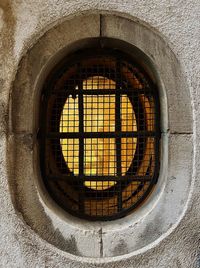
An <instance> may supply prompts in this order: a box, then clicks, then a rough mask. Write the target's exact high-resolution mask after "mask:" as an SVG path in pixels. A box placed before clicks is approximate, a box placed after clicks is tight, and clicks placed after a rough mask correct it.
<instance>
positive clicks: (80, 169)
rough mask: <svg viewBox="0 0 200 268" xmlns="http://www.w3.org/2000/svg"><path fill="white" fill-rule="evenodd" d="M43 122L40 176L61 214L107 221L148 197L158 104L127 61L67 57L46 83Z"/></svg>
mask: <svg viewBox="0 0 200 268" xmlns="http://www.w3.org/2000/svg"><path fill="white" fill-rule="evenodd" d="M40 119H41V124H40V127H41V134H42V135H41V139H40V159H41V170H42V178H43V180H44V184H45V186H46V189H47V191H48V192H49V194H50V196H51V197H52V198H53V199H54V200H55V202H56V203H57V204H59V206H61V207H62V208H63V209H64V210H66V211H67V212H69V213H71V214H73V215H75V216H78V217H81V218H85V219H90V220H112V219H116V218H120V217H123V216H125V215H127V214H129V213H130V212H131V211H133V210H134V209H135V208H137V207H138V206H139V205H140V204H141V203H142V202H143V201H144V200H145V199H146V198H147V197H148V195H149V194H150V192H151V191H152V189H153V187H154V185H155V183H156V182H157V179H158V174H159V138H160V128H159V124H160V122H159V99H158V92H157V90H156V86H155V85H154V83H153V82H152V81H151V79H150V77H149V76H148V74H147V73H146V72H145V70H144V69H143V68H142V66H140V64H138V63H136V62H135V61H134V60H132V59H131V58H130V56H127V55H126V54H124V53H122V52H119V51H113V50H110V49H96V50H95V49H91V50H84V51H81V52H77V53H75V54H73V55H70V56H68V57H67V58H66V59H64V60H63V62H62V63H60V64H59V65H58V66H57V67H56V68H55V69H54V70H53V71H52V72H51V73H50V75H49V77H48V79H47V80H46V82H45V85H44V89H43V94H42V100H41V113H40Z"/></svg>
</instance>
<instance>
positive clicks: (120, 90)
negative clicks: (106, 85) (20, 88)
mask: <svg viewBox="0 0 200 268" xmlns="http://www.w3.org/2000/svg"><path fill="white" fill-rule="evenodd" d="M116 92H118V93H119V94H133V93H137V95H138V94H145V95H148V93H149V94H150V95H152V93H153V91H152V90H151V89H150V88H117V89H112V88H110V89H85V90H84V89H67V88H66V89H62V90H60V91H59V94H60V93H62V94H66V93H67V95H72V96H76V95H79V94H81V95H109V94H113V95H115V94H116ZM53 94H56V95H57V92H56V91H55V92H53ZM62 96H63V95H62Z"/></svg>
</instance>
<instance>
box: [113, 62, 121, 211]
mask: <svg viewBox="0 0 200 268" xmlns="http://www.w3.org/2000/svg"><path fill="white" fill-rule="evenodd" d="M120 74H121V70H120V62H117V66H116V82H117V83H116V87H117V88H116V95H115V132H116V133H121V95H120V89H121V87H120V86H121V85H120V83H119V81H120ZM115 143H116V158H117V176H121V169H122V168H121V137H120V136H117V137H116V138H115ZM117 194H118V202H117V204H118V211H121V210H122V189H121V183H120V184H119V191H118V193H117Z"/></svg>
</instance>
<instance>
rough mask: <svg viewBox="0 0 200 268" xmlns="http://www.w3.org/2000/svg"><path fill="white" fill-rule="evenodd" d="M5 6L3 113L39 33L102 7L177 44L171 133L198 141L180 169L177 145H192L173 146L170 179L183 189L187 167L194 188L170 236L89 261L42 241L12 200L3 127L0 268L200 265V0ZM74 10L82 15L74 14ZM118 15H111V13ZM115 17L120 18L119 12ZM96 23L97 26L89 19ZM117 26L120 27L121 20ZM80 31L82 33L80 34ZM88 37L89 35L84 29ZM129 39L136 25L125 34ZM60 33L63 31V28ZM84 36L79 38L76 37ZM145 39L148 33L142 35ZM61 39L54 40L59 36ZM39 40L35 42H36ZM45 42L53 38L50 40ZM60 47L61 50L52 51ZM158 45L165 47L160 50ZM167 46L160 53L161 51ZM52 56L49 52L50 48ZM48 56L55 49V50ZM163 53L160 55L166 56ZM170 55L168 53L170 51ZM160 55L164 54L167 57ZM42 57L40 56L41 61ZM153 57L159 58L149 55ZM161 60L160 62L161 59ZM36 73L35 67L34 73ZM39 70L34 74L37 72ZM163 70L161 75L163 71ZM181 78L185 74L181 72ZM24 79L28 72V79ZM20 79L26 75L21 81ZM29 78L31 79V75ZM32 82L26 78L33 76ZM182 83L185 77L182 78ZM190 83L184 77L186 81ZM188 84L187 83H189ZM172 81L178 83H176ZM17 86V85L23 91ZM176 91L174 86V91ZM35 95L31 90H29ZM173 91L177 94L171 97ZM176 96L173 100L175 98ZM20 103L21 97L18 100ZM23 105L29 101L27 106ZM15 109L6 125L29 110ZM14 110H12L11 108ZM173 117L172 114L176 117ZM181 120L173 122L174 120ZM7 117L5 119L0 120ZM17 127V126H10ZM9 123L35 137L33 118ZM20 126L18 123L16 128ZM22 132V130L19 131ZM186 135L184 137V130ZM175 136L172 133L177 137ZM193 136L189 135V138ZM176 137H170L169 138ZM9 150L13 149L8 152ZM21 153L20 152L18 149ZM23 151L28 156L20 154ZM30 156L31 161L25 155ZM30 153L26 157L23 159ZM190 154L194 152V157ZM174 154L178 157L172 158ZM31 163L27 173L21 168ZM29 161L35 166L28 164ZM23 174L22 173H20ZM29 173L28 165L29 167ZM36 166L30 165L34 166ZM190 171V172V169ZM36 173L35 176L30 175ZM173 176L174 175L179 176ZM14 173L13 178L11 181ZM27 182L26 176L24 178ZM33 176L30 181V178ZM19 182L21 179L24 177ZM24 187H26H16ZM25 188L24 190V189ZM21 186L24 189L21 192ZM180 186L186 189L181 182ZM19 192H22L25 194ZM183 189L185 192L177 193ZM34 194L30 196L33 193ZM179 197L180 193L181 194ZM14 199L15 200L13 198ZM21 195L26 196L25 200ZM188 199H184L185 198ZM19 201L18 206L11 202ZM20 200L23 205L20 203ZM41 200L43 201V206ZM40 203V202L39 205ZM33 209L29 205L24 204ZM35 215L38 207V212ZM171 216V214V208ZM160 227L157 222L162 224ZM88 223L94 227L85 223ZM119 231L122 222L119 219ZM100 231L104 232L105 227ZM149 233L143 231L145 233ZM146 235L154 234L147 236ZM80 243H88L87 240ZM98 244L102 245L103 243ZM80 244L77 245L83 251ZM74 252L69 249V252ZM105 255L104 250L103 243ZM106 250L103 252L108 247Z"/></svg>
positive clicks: (122, 246) (0, 53)
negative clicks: (136, 249) (134, 250)
mask: <svg viewBox="0 0 200 268" xmlns="http://www.w3.org/2000/svg"><path fill="white" fill-rule="evenodd" d="M0 7H1V8H2V10H3V12H1V14H0V23H1V26H0V29H1V40H0V44H1V49H0V59H1V64H0V68H1V69H0V70H1V72H0V79H3V80H0V81H4V82H3V84H2V85H3V86H2V87H1V89H0V94H2V93H3V95H0V98H1V99H2V96H3V99H4V101H3V103H4V105H5V106H4V107H5V111H8V99H9V96H10V101H11V102H12V101H13V100H12V97H11V96H12V88H13V85H12V81H13V80H14V75H15V73H16V72H17V69H18V64H19V60H20V59H21V57H22V55H25V54H26V53H27V51H28V50H30V49H31V47H32V46H33V45H34V44H35V43H36V42H37V40H38V39H39V37H41V36H43V35H44V34H45V32H47V31H48V30H49V29H50V28H52V27H54V26H56V25H58V24H60V25H62V23H63V22H64V21H65V20H66V19H70V18H72V17H74V16H75V17H74V20H76V18H77V17H78V15H81V14H83V13H84V14H87V15H88V16H89V15H90V14H91V13H100V12H102V10H104V12H103V13H107V15H108V13H112V14H113V15H116V16H119V15H121V16H122V17H126V18H127V19H129V20H134V21H136V22H138V23H142V24H143V25H147V27H148V28H150V29H152V30H153V31H154V32H155V33H156V34H157V33H158V32H159V33H160V36H161V38H163V39H164V40H165V42H166V43H167V44H168V45H169V46H170V48H171V49H172V50H173V52H174V54H175V56H176V58H177V59H178V62H179V63H180V66H181V70H174V71H173V72H174V73H176V72H177V71H178V74H176V75H177V77H179V72H180V71H182V72H183V74H182V76H183V79H184V80H183V81H182V84H183V86H184V92H183V97H182V92H180V91H179V92H178V95H177V93H176V92H174V91H173V90H175V88H176V86H177V85H176V84H175V86H174V87H173V84H172V82H171V81H169V85H170V87H168V88H166V90H167V91H168V95H169V96H168V99H169V100H171V104H170V103H169V104H170V106H169V109H170V112H169V121H172V122H173V124H171V125H170V130H171V131H173V132H178V133H179V132H181V133H182V132H183V128H182V127H183V126H184V128H185V132H186V133H190V132H192V131H194V138H193V140H192V144H191V145H190V146H189V147H188V152H189V154H191V151H190V150H191V147H192V146H193V148H194V150H193V160H194V161H193V163H192V167H190V170H189V167H188V171H185V168H184V169H183V163H182V161H183V162H184V163H185V165H186V167H187V165H188V164H187V163H186V162H185V160H184V158H181V159H180V161H181V162H180V163H181V164H180V165H179V162H177V161H178V160H179V157H178V156H177V153H178V155H180V152H179V150H180V151H181V152H182V153H183V152H185V151H184V150H183V149H184V148H186V147H185V144H186V146H187V144H189V142H188V141H185V140H184V139H182V144H183V149H181V148H180V146H181V145H180V146H179V147H176V146H175V147H174V152H173V153H174V155H175V157H174V158H170V165H171V167H173V165H174V167H175V165H178V171H179V172H178V173H179V174H180V177H179V180H178V181H177V177H176V175H175V172H174V173H172V174H171V175H170V177H169V178H171V179H170V181H171V185H173V184H174V183H177V182H179V184H178V185H177V187H179V185H180V187H182V184H181V183H180V178H181V177H184V178H185V179H186V178H187V177H188V173H187V172H191V173H192V179H193V180H192V187H191V189H190V196H189V199H188V201H187V206H186V208H187V210H186V209H185V210H184V211H180V213H179V215H180V214H181V213H184V217H183V219H182V220H181V221H180V223H179V225H178V226H177V227H176V228H175V229H174V231H173V232H172V233H171V234H166V238H165V239H164V240H162V241H160V243H159V244H158V245H156V244H153V245H152V248H149V250H147V251H145V250H141V251H139V252H137V253H135V254H129V255H126V256H123V255H121V256H119V257H115V258H106V259H98V258H96V259H87V258H79V257H77V256H72V255H70V254H69V253H67V252H63V251H62V250H59V249H58V248H57V247H55V246H53V245H52V244H51V243H48V242H47V241H46V240H45V239H41V238H40V237H39V235H38V234H37V233H36V232H34V231H33V229H31V228H30V227H29V226H28V224H27V223H26V222H25V221H24V219H23V217H22V216H21V215H20V213H19V212H18V211H20V209H18V210H16V209H14V207H16V200H15V192H13V189H15V187H16V184H15V182H16V181H17V180H18V178H16V177H14V175H13V174H14V172H16V170H15V167H14V166H10V165H9V161H8V160H9V158H10V157H11V158H12V157H13V155H15V154H13V151H12V150H15V146H14V145H13V144H12V145H11V147H9V145H10V143H9V142H8V143H7V144H6V142H7V140H10V138H9V139H8V137H7V136H6V132H5V125H4V124H3V128H2V131H1V130H0V131H1V133H2V134H1V137H0V180H1V187H0V203H1V213H0V256H1V258H0V267H3V268H6V267H8V268H11V267H20V268H21V267H87V268H90V267H109V268H116V267H136V268H149V267H156V268H157V267H158V268H166V267H169V268H180V267H182V268H197V267H199V266H200V261H199V260H200V257H199V226H200V216H199V211H200V202H199V192H200V180H199V178H200V153H199V152H200V134H199V133H200V120H199V117H200V105H199V103H200V101H199V100H200V90H199V84H200V76H199V74H200V65H199V61H198V59H199V58H200V50H199V49H198V47H199V46H200V36H199V21H200V13H199V9H200V3H199V1H198V0H196V1H190V0H186V1H183V0H182V1H175V0H172V1H170V2H169V1H166V0H163V1H160V0H155V1H151V0H150V1H140V0H135V1H132V0H127V1H117V0H114V1H105V0H103V1H87V0H84V1H74V0H70V1H68V2H66V1H54V0H43V1H39V0H36V1H31V0H27V1H17V0H14V1H8V0H6V1H5V0H1V3H0ZM76 16H77V17H76ZM111 20H113V19H111ZM116 20H118V18H116ZM79 26H80V27H79V29H80V31H79V34H82V32H84V28H82V24H81V23H79ZM92 26H93V25H92ZM112 27H113V28H112V31H110V33H115V34H116V35H117V33H116V25H113V26H112ZM117 27H118V26H117ZM70 30H71V29H69V31H68V33H67V35H71V31H70ZM81 31H82V32H81ZM85 34H86V35H87V33H85ZM104 34H105V32H104ZM128 34H129V35H130V37H131V38H132V33H131V30H130V31H129V32H128ZM61 35H62V33H61ZM77 38H79V37H77ZM145 40H146V39H145ZM55 43H57V42H55ZM37 45H38V44H37ZM148 45H149V44H148V42H147V43H146V47H147V48H145V49H146V50H147V49H148ZM47 46H48V43H47ZM54 51H56V48H55V50H54ZM155 51H156V53H157V54H156V55H158V51H157V46H156V44H155ZM159 51H160V50H159ZM164 53H165V51H162V55H164ZM47 54H48V53H47ZM50 54H51V53H50ZM162 55H161V56H162ZM169 56H170V55H169ZM162 57H163V56H162ZM38 59H39V60H38ZM38 59H37V58H36V59H35V65H34V66H35V67H34V68H36V69H37V68H38V69H39V68H40V66H43V64H44V65H45V62H47V61H48V60H49V56H48V55H47V56H46V57H44V58H42V54H40V57H39V58H38ZM152 60H155V59H154V58H152ZM162 62H163V61H162ZM36 73H37V71H36ZM35 75H36V74H34V75H33V76H32V77H34V76H35ZM160 75H161V76H162V78H163V74H162V72H160ZM182 76H181V77H182ZM23 79H24V81H26V78H25V77H24V78H23ZM23 79H22V81H23ZM30 81H34V78H33V80H30ZM30 81H29V82H30ZM177 81H180V78H179V79H178V80H177ZM185 81H186V82H185ZM184 84H185V85H184ZM172 87H173V89H171V88H172ZM185 89H189V93H190V100H189V102H190V104H192V105H191V107H192V116H191V114H190V115H188V114H186V113H185V111H184V107H183V105H182V104H181V102H182V100H184V102H185V103H184V102H183V103H184V105H185V107H186V108H187V109H186V110H187V111H189V109H188V102H186V101H185V100H188V95H187V94H188V91H187V90H186V91H185ZM18 90H19V89H18ZM171 90H172V91H171ZM28 92H29V91H27V92H26V93H22V92H21V93H22V95H21V94H20V93H19V94H18V98H21V96H26V98H27V99H26V100H27V103H28V105H27V106H28V107H30V110H31V112H32V111H33V107H32V103H31V100H30V99H29V98H28ZM30 94H32V92H30ZM174 94H175V96H174ZM173 97H174V100H173ZM16 103H17V102H16ZM25 105H26V104H25ZM176 106H178V109H179V112H178V114H173V110H174V107H176ZM20 109H21V108H20V107H18V110H16V118H14V117H13V116H11V115H10V117H9V122H7V124H6V128H7V127H8V125H9V124H10V123H11V121H12V120H13V119H14V120H16V122H19V124H20V113H21V112H22V114H23V113H24V112H26V111H27V109H25V108H22V110H20ZM14 114H15V113H14ZM173 118H174V119H173ZM11 119H12V120H11ZM175 119H176V120H175ZM2 121H4V120H2ZM12 126H13V128H12ZM12 126H10V130H14V132H23V131H25V132H26V133H25V135H29V134H30V135H31V134H32V133H31V131H29V130H30V129H31V130H32V122H27V121H24V122H23V118H22V121H21V125H18V124H17V123H15V124H14V123H13V124H12ZM18 126H19V128H18ZM191 127H193V129H191ZM21 134H23V133H21ZM186 136H187V135H186ZM29 139H30V136H26V138H25V140H24V141H23V142H22V144H21V143H20V146H22V148H23V149H22V151H23V150H24V151H26V152H27V157H28V158H29V157H30V155H31V154H32V152H31V150H32V149H31V146H27V144H29ZM175 139H176V138H174V140H175ZM189 139H191V138H189ZM171 140H172V139H171ZM8 149H9V150H8ZM19 154H20V153H19ZM22 155H23V154H22ZM28 158H27V159H28ZM24 159H26V158H24ZM191 159H192V157H191ZM175 160H176V161H175ZM29 164H30V162H29V161H27V162H24V163H21V166H20V169H21V171H22V174H23V172H24V175H23V178H24V177H27V178H29V181H30V182H31V183H30V185H31V184H32V180H31V179H32V175H30V174H29V173H28V172H27V169H28V166H29ZM26 165H27V169H25V170H26V171H24V170H23V169H24V167H25V166H26ZM31 168H32V165H31V166H30V169H31ZM17 172H18V175H19V176H21V175H20V174H21V173H20V172H19V171H17ZM29 172H30V171H29ZM31 172H32V171H31ZM185 174H186V175H185ZM30 177H31V179H30ZM174 178H176V179H174ZM13 179H14V181H13ZM21 180H22V178H21ZM27 181H28V179H27ZM21 182H22V181H21ZM18 189H19V190H20V189H23V187H22V188H18ZM24 189H25V188H24ZM24 189H23V191H24ZM178 189H181V188H178ZM168 190H169V197H170V196H172V197H173V192H171V189H170V188H169V189H168ZM23 191H22V193H23ZM180 192H181V191H180ZM30 195H31V194H30ZM35 196H36V195H35V193H34V194H33V198H30V199H29V200H32V202H36V204H37V202H38V200H36V199H35ZM179 196H180V193H179ZM11 197H12V200H11ZM22 200H23V199H22ZM184 202H185V200H184ZM13 204H14V206H13ZM22 204H23V203H22ZM40 206H41V204H40ZM40 208H41V207H40ZM169 209H170V210H171V212H172V216H173V210H176V206H175V209H174V206H172V207H171V208H169ZM27 210H29V208H27ZM34 213H36V212H34ZM37 213H43V212H42V209H41V210H39V212H38V211H37ZM170 217H171V214H170ZM112 224H113V225H115V224H116V223H114V222H113V223H110V225H112ZM157 225H158V226H160V224H157ZM88 228H89V229H90V228H92V227H88ZM153 228H154V227H152V226H149V228H147V229H146V234H147V238H148V237H150V236H151V234H152V233H154V229H153ZM118 229H119V230H120V229H121V227H120V225H119V227H118ZM100 233H101V232H100ZM144 234H145V233H144ZM148 239H149V238H148ZM125 240H126V239H125V238H124V237H122V238H120V239H119V243H118V244H117V245H115V246H114V247H112V250H111V249H110V248H108V251H109V252H110V253H109V254H108V255H112V254H113V255H114V253H113V252H115V255H120V253H123V254H124V253H127V252H128V250H129V249H128V246H127V242H126V241H125ZM68 242H69V243H68V245H72V247H71V248H72V249H73V252H75V251H76V250H75V249H76V246H75V244H76V243H75V242H74V239H73V237H71V236H69V237H68ZM82 247H83V246H82ZM91 247H93V245H90V244H89V245H87V248H88V249H89V248H91ZM100 248H101V246H100ZM79 250H80V249H79ZM68 251H70V250H68ZM100 252H101V255H102V248H101V249H100ZM104 255H105V253H104Z"/></svg>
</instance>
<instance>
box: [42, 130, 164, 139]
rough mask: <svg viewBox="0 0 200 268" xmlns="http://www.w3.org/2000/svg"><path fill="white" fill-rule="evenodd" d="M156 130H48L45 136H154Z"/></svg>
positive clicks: (51, 137) (61, 137)
mask: <svg viewBox="0 0 200 268" xmlns="http://www.w3.org/2000/svg"><path fill="white" fill-rule="evenodd" d="M157 135H160V134H159V133H158V132H156V131H127V132H123V131H122V132H120V131H119V132H49V133H47V138H50V139H53V138H60V139H65V138H66V139H67V138H71V139H73V138H74V139H75V138H83V139H84V138H130V137H136V138H137V137H156V136H157Z"/></svg>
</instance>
